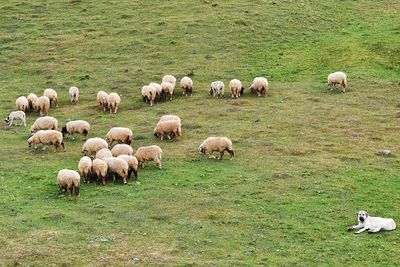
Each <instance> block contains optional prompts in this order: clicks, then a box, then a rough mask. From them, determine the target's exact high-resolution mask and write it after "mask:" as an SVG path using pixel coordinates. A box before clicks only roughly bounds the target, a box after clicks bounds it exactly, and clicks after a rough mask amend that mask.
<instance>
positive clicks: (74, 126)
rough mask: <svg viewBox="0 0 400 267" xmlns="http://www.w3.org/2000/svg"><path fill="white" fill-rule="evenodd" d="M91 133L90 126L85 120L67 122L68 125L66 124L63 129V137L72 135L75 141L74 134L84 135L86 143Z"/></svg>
mask: <svg viewBox="0 0 400 267" xmlns="http://www.w3.org/2000/svg"><path fill="white" fill-rule="evenodd" d="M89 131H90V124H89V123H88V122H87V121H84V120H76V121H70V122H67V124H65V126H64V127H62V128H61V132H62V134H63V136H65V135H66V134H70V135H72V140H75V137H74V134H75V133H78V134H82V135H83V140H84V141H85V140H86V137H87V135H88V134H89Z"/></svg>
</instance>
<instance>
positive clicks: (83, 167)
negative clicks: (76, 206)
mask: <svg viewBox="0 0 400 267" xmlns="http://www.w3.org/2000/svg"><path fill="white" fill-rule="evenodd" d="M78 170H79V171H80V172H81V173H82V176H83V180H84V181H85V183H89V177H90V173H91V172H92V159H91V158H89V157H88V156H83V157H82V158H81V159H80V160H79V163H78Z"/></svg>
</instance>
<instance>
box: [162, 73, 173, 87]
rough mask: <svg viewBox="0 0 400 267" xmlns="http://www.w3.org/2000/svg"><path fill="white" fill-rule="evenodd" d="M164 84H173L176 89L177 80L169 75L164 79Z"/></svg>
mask: <svg viewBox="0 0 400 267" xmlns="http://www.w3.org/2000/svg"><path fill="white" fill-rule="evenodd" d="M162 82H167V83H171V84H173V85H174V87H175V85H176V78H175V77H174V76H172V75H169V74H168V75H165V76H164V77H163V78H162Z"/></svg>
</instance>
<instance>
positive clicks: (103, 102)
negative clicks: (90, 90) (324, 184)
mask: <svg viewBox="0 0 400 267" xmlns="http://www.w3.org/2000/svg"><path fill="white" fill-rule="evenodd" d="M107 97H108V94H107V93H106V92H104V91H100V92H98V93H97V102H99V104H100V106H101V107H103V112H106V108H107V106H108V105H107Z"/></svg>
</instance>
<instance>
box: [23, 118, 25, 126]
mask: <svg viewBox="0 0 400 267" xmlns="http://www.w3.org/2000/svg"><path fill="white" fill-rule="evenodd" d="M23 122H24V126H25V127H26V119H23Z"/></svg>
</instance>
